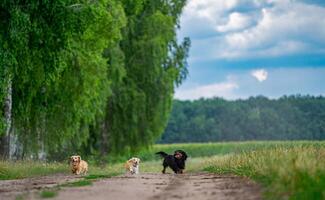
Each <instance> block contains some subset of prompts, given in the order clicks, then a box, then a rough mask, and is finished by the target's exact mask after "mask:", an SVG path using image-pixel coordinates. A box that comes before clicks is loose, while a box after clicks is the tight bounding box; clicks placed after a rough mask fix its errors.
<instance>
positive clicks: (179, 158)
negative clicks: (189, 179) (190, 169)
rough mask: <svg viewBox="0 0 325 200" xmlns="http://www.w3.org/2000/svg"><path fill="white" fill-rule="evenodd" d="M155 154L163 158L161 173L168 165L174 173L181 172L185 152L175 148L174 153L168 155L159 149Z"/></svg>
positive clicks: (185, 157)
mask: <svg viewBox="0 0 325 200" xmlns="http://www.w3.org/2000/svg"><path fill="white" fill-rule="evenodd" d="M156 154H158V155H160V156H161V157H163V158H164V161H163V167H164V169H163V170H162V173H165V172H166V168H167V167H170V168H171V169H172V170H173V171H174V172H175V173H176V174H182V173H183V170H184V169H185V161H186V159H187V154H186V153H185V152H184V151H182V150H177V151H175V152H174V155H168V154H167V153H165V152H163V151H160V152H157V153H156Z"/></svg>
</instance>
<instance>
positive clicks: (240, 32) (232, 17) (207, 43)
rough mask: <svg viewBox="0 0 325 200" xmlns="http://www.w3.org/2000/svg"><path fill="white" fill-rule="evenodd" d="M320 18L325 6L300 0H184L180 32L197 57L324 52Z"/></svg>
mask: <svg viewBox="0 0 325 200" xmlns="http://www.w3.org/2000/svg"><path fill="white" fill-rule="evenodd" d="M243 8H245V9H246V10H245V9H243ZM247 10H248V11H247ZM323 19H325V7H322V6H319V5H317V4H307V3H303V2H301V1H292V0H254V1H246V0H241V1H239V0H231V1H229V0H218V1H216V0H189V2H188V5H187V6H186V8H185V10H184V13H183V15H182V18H181V27H182V29H181V31H180V33H181V34H180V35H181V36H190V37H191V38H192V50H191V51H192V52H193V53H191V56H193V57H195V58H197V59H238V58H254V57H276V56H283V55H294V54H301V53H306V52H307V53H321V54H324V53H325V20H323ZM202 50H204V51H205V52H207V53H204V54H202V53H201V52H202Z"/></svg>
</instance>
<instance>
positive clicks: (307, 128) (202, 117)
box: [159, 95, 325, 143]
mask: <svg viewBox="0 0 325 200" xmlns="http://www.w3.org/2000/svg"><path fill="white" fill-rule="evenodd" d="M324 139H325V97H322V96H319V97H313V96H301V95H296V96H283V97H281V98H279V99H275V100H274V99H268V98H266V97H263V96H258V97H251V98H249V99H247V100H235V101H227V100H224V99H221V98H213V99H200V100H196V101H179V100H175V101H174V106H173V110H172V114H171V118H170V120H169V123H168V126H167V129H166V130H165V133H164V134H163V136H162V138H161V140H159V142H160V143H177V142H209V141H238V140H240V141H242V140H324Z"/></svg>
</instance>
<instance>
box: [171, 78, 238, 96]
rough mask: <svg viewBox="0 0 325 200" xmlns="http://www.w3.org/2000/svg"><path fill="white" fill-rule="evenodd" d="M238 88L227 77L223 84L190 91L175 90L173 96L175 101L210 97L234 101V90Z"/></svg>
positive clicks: (198, 87)
mask: <svg viewBox="0 0 325 200" xmlns="http://www.w3.org/2000/svg"><path fill="white" fill-rule="evenodd" d="M238 88H239V85H238V84H237V83H236V82H235V81H234V80H232V77H231V76H228V77H227V80H226V81H224V82H219V83H213V84H208V85H201V86H196V87H193V88H190V89H182V90H177V91H176V94H175V98H176V99H181V100H184V99H189V100H194V99H199V98H211V97H223V98H226V99H235V98H236V96H235V94H234V92H235V90H236V89H238Z"/></svg>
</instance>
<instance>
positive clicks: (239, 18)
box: [216, 12, 252, 32]
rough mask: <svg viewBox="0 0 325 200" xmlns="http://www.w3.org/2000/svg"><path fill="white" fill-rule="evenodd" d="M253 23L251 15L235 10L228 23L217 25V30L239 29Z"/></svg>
mask: <svg viewBox="0 0 325 200" xmlns="http://www.w3.org/2000/svg"><path fill="white" fill-rule="evenodd" d="M251 23H252V19H251V17H250V16H249V15H245V14H241V13H238V12H233V13H231V14H230V15H229V19H228V21H227V23H226V24H223V25H217V27H216V30H217V31H219V32H229V31H238V30H242V29H244V28H247V27H248V26H250V25H251Z"/></svg>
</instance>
